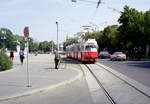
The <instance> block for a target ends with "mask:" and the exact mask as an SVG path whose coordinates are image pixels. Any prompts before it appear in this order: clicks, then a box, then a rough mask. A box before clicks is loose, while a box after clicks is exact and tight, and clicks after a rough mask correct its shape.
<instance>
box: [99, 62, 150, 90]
mask: <svg viewBox="0 0 150 104" xmlns="http://www.w3.org/2000/svg"><path fill="white" fill-rule="evenodd" d="M99 63H101V64H104V65H106V66H108V67H110V68H112V69H114V70H116V71H118V72H120V73H122V74H124V75H126V76H128V77H130V78H132V79H134V80H136V81H138V82H140V83H142V84H144V85H146V86H148V87H150V80H149V79H150V61H110V60H109V59H99Z"/></svg>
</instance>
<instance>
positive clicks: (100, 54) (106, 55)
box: [99, 51, 110, 58]
mask: <svg viewBox="0 0 150 104" xmlns="http://www.w3.org/2000/svg"><path fill="white" fill-rule="evenodd" d="M99 58H110V54H109V52H108V51H100V53H99Z"/></svg>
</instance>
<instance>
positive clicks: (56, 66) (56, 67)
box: [55, 59, 59, 69]
mask: <svg viewBox="0 0 150 104" xmlns="http://www.w3.org/2000/svg"><path fill="white" fill-rule="evenodd" d="M58 62H59V60H57V59H55V69H58Z"/></svg>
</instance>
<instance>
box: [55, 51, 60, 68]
mask: <svg viewBox="0 0 150 104" xmlns="http://www.w3.org/2000/svg"><path fill="white" fill-rule="evenodd" d="M54 61H55V69H58V63H59V61H60V54H59V52H58V48H56V52H55V59H54Z"/></svg>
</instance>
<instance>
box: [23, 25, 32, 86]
mask: <svg viewBox="0 0 150 104" xmlns="http://www.w3.org/2000/svg"><path fill="white" fill-rule="evenodd" d="M24 36H25V39H26V45H27V46H26V47H27V87H31V84H30V70H29V28H28V27H25V28H24Z"/></svg>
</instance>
